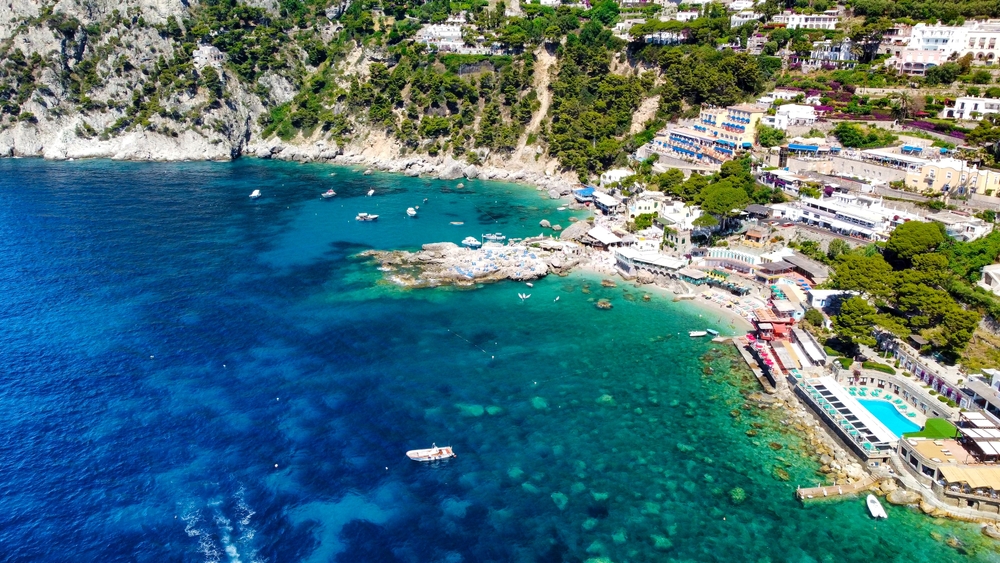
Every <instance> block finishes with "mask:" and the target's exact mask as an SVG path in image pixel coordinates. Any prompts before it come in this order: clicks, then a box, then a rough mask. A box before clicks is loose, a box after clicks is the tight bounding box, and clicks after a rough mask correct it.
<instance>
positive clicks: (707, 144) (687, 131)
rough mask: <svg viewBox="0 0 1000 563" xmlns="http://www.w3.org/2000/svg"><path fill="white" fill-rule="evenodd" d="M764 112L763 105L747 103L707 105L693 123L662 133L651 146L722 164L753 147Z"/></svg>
mask: <svg viewBox="0 0 1000 563" xmlns="http://www.w3.org/2000/svg"><path fill="white" fill-rule="evenodd" d="M764 113H765V110H764V108H761V107H758V106H752V105H747V104H744V105H738V106H730V107H728V108H705V109H702V110H701V115H700V116H699V117H698V120H697V121H696V122H695V123H694V124H692V125H690V126H686V127H676V128H670V129H667V130H666V131H665V132H661V133H660V134H658V135H657V136H656V138H654V139H653V141H652V142H651V144H650V147H649V148H650V150H652V151H653V152H657V153H660V154H665V155H669V156H674V157H678V158H682V159H685V160H691V161H696V162H705V163H708V164H721V163H723V162H725V161H727V160H731V159H732V158H733V157H734V156H735V155H736V153H737V152H738V151H740V150H743V149H749V148H751V147H753V144H754V139H755V138H756V134H757V124H758V123H760V120H761V118H762V117H763V116H764Z"/></svg>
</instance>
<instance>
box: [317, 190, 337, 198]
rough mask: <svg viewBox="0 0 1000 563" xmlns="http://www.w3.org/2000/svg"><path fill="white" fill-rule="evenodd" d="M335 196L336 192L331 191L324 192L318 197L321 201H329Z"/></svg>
mask: <svg viewBox="0 0 1000 563" xmlns="http://www.w3.org/2000/svg"><path fill="white" fill-rule="evenodd" d="M335 195H337V192H335V191H333V190H326V191H325V192H323V193H322V194H320V196H321V197H322V198H323V199H330V198H331V197H333V196H335Z"/></svg>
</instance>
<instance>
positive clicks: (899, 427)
mask: <svg viewBox="0 0 1000 563" xmlns="http://www.w3.org/2000/svg"><path fill="white" fill-rule="evenodd" d="M858 402H859V403H861V406H862V407H864V408H865V409H866V410H868V412H870V413H872V416H874V417H875V418H877V419H878V420H879V422H881V423H882V424H884V425H885V427H886V428H888V429H889V431H890V432H892V433H893V434H895V435H896V436H897V437H902V436H903V434H906V433H907V432H916V431H918V430H920V425H918V424H916V423H914V422H913V421H911V420H909V419H907V418H906V417H905V416H903V415H902V414H901V413H900V412H899V411H898V410H896V407H894V406H892V405H891V404H889V403H888V402H887V401H872V400H867V401H866V400H864V399H858Z"/></svg>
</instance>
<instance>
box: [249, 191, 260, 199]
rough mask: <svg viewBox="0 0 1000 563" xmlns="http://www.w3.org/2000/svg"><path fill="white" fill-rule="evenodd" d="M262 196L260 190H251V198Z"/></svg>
mask: <svg viewBox="0 0 1000 563" xmlns="http://www.w3.org/2000/svg"><path fill="white" fill-rule="evenodd" d="M259 197H260V190H254V191H252V192H250V199H257V198H259Z"/></svg>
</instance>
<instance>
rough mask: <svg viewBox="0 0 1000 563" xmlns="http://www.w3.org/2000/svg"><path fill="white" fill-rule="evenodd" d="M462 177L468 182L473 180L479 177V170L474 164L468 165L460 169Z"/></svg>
mask: <svg viewBox="0 0 1000 563" xmlns="http://www.w3.org/2000/svg"><path fill="white" fill-rule="evenodd" d="M462 175H463V176H465V177H466V178H468V179H470V180H475V179H476V178H478V177H479V168H477V167H476V166H475V165H474V164H470V165H468V166H466V167H465V168H463V169H462Z"/></svg>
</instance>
